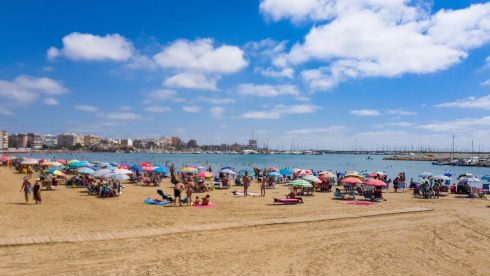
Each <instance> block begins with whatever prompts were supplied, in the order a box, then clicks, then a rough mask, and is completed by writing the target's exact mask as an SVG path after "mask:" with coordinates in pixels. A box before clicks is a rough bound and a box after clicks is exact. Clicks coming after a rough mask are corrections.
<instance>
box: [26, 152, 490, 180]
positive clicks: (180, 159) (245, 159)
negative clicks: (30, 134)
mask: <svg viewBox="0 0 490 276" xmlns="http://www.w3.org/2000/svg"><path fill="white" fill-rule="evenodd" d="M26 156H29V157H33V158H47V159H68V160H71V159H79V160H88V161H94V160H99V161H107V162H118V163H123V164H128V165H134V164H139V163H141V162H143V161H149V162H152V163H156V164H162V165H168V166H169V165H171V164H175V166H176V167H177V168H181V167H182V166H184V164H198V165H202V166H205V167H208V166H211V167H212V168H213V171H217V170H219V168H221V167H222V166H232V167H234V168H235V169H237V170H239V169H243V168H252V167H254V166H257V167H259V168H266V167H267V168H268V167H277V168H283V167H289V168H303V169H313V170H315V171H317V170H330V171H332V172H336V171H341V172H344V171H352V170H356V171H361V170H368V171H384V172H386V173H387V174H388V176H389V177H390V178H393V177H394V176H396V175H397V174H398V173H399V172H405V173H406V175H407V179H410V178H414V179H417V178H418V175H419V174H421V173H423V172H431V173H433V174H435V175H436V174H441V173H445V172H450V173H452V174H453V175H454V174H456V175H458V174H461V173H473V174H474V175H476V176H482V175H485V174H490V168H480V167H455V166H435V165H432V164H431V162H423V161H388V160H383V157H384V156H383V155H369V157H371V158H372V160H371V159H368V155H359V154H326V155H288V154H277V155H259V154H149V153H56V154H40V153H36V154H29V155H26Z"/></svg>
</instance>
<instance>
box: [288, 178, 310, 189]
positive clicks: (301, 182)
mask: <svg viewBox="0 0 490 276" xmlns="http://www.w3.org/2000/svg"><path fill="white" fill-rule="evenodd" d="M288 186H293V187H305V188H312V187H313V185H311V183H310V182H308V181H306V180H304V179H296V180H293V181H291V182H289V183H288Z"/></svg>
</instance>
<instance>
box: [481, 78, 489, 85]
mask: <svg viewBox="0 0 490 276" xmlns="http://www.w3.org/2000/svg"><path fill="white" fill-rule="evenodd" d="M480 84H481V85H482V86H490V79H489V80H486V81H482V82H481V83H480Z"/></svg>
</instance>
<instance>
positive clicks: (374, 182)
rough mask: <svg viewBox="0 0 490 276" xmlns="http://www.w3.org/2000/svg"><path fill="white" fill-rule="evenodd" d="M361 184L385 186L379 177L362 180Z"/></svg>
mask: <svg viewBox="0 0 490 276" xmlns="http://www.w3.org/2000/svg"><path fill="white" fill-rule="evenodd" d="M362 184H364V185H368V186H375V187H385V186H386V183H384V182H383V181H381V180H379V179H374V178H370V179H368V180H366V181H364V182H362Z"/></svg>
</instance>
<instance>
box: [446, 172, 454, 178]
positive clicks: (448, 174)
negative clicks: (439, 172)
mask: <svg viewBox="0 0 490 276" xmlns="http://www.w3.org/2000/svg"><path fill="white" fill-rule="evenodd" d="M444 175H445V176H449V177H451V176H453V174H452V173H448V172H447V173H444Z"/></svg>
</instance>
